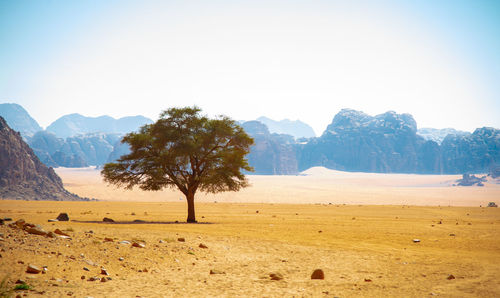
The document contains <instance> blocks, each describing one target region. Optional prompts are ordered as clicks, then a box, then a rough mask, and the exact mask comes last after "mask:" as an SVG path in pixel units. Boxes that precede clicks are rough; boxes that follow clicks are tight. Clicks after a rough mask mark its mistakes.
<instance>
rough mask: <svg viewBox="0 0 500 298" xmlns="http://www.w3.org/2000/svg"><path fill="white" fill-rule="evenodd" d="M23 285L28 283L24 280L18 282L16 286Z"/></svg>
mask: <svg viewBox="0 0 500 298" xmlns="http://www.w3.org/2000/svg"><path fill="white" fill-rule="evenodd" d="M22 284H26V282H25V281H24V280H22V279H18V280H16V285H22Z"/></svg>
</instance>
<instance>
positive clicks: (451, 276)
mask: <svg viewBox="0 0 500 298" xmlns="http://www.w3.org/2000/svg"><path fill="white" fill-rule="evenodd" d="M446 279H448V280H452V279H455V276H453V274H450V275H448V277H447V278H446Z"/></svg>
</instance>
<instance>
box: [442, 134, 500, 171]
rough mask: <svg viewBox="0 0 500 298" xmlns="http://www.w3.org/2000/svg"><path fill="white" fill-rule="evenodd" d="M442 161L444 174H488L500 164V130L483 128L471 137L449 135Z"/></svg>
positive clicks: (443, 146) (445, 141)
mask: <svg viewBox="0 0 500 298" xmlns="http://www.w3.org/2000/svg"><path fill="white" fill-rule="evenodd" d="M441 159H442V163H443V172H444V173H450V174H458V173H478V172H482V173H487V172H489V170H490V169H491V167H493V166H495V165H498V164H500V130H499V129H495V128H492V127H483V128H478V129H476V130H475V131H474V132H473V133H472V134H469V135H448V136H447V137H446V138H445V139H444V140H443V143H442V144H441Z"/></svg>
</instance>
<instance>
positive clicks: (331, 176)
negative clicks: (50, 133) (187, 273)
mask: <svg viewBox="0 0 500 298" xmlns="http://www.w3.org/2000/svg"><path fill="white" fill-rule="evenodd" d="M56 172H57V174H59V175H60V176H61V178H62V179H63V182H64V185H65V187H66V188H67V189H68V190H69V191H71V192H74V193H76V194H79V195H81V196H86V197H90V198H97V199H99V200H107V201H140V202H176V201H182V200H184V199H183V197H184V196H183V195H182V194H181V193H180V192H179V191H177V190H170V189H167V190H164V191H159V192H145V191H141V190H134V191H129V190H124V189H120V188H116V187H114V186H109V185H107V184H105V183H104V182H103V181H102V177H101V176H100V172H99V171H98V170H95V169H92V168H83V169H68V168H58V169H56ZM248 178H249V181H250V183H251V186H250V187H248V188H246V189H243V190H241V191H239V192H236V193H235V192H228V193H221V194H216V195H213V194H208V195H206V194H202V193H199V194H197V195H196V198H197V201H198V202H214V201H217V202H240V203H241V202H245V203H291V204H316V203H332V204H363V205H413V206H477V207H479V206H480V205H482V206H485V205H487V204H488V202H491V201H495V200H496V201H498V200H499V198H500V183H499V182H500V181H491V180H490V181H489V182H487V183H486V184H485V186H484V187H477V186H474V187H463V186H453V184H455V183H456V182H455V181H456V180H457V179H459V178H461V176H460V175H411V174H373V173H349V172H339V171H332V170H328V169H325V168H320V167H317V168H311V169H309V170H308V171H306V172H304V173H303V174H302V175H300V176H258V175H249V176H248ZM494 182H497V183H494ZM497 203H499V202H497Z"/></svg>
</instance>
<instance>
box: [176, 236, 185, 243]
mask: <svg viewBox="0 0 500 298" xmlns="http://www.w3.org/2000/svg"><path fill="white" fill-rule="evenodd" d="M177 241H179V242H186V239H184V238H182V237H181V238H177Z"/></svg>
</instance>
